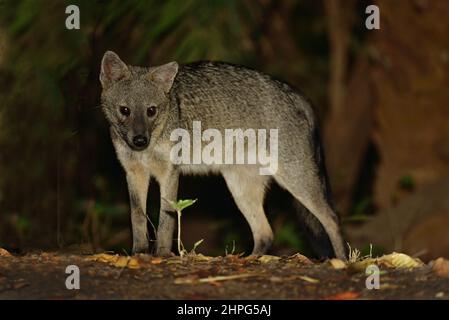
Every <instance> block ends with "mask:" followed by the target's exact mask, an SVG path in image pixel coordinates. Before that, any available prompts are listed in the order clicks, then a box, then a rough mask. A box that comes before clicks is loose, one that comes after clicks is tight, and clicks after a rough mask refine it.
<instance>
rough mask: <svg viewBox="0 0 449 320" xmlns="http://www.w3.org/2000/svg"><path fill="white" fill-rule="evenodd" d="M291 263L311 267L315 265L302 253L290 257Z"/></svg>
mask: <svg viewBox="0 0 449 320" xmlns="http://www.w3.org/2000/svg"><path fill="white" fill-rule="evenodd" d="M288 260H289V261H294V262H298V263H300V264H304V265H311V264H313V262H312V261H310V259H309V258H307V257H306V256H304V255H302V254H300V253H296V254H294V255H292V256H290V257H288Z"/></svg>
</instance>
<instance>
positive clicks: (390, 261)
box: [377, 252, 424, 269]
mask: <svg viewBox="0 0 449 320" xmlns="http://www.w3.org/2000/svg"><path fill="white" fill-rule="evenodd" d="M377 261H378V263H379V264H384V265H385V266H387V267H390V268H407V269H412V268H418V267H422V266H423V265H424V263H423V262H422V261H421V260H419V259H414V258H412V257H410V256H408V255H406V254H404V253H397V252H393V253H391V254H387V255H384V256H382V257H380V258H378V259H377Z"/></svg>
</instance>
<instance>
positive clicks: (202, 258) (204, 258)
mask: <svg viewBox="0 0 449 320" xmlns="http://www.w3.org/2000/svg"><path fill="white" fill-rule="evenodd" d="M192 257H193V260H194V261H198V262H202V261H211V260H212V259H213V258H212V257H209V256H205V255H203V254H201V253H198V254H195V255H193V256H192Z"/></svg>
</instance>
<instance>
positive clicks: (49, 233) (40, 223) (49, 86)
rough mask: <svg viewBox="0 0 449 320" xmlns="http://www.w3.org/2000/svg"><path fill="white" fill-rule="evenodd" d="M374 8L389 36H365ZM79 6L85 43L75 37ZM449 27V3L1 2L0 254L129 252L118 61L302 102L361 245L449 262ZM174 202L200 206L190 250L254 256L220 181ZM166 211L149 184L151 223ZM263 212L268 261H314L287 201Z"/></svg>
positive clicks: (188, 222) (187, 188) (189, 220)
mask: <svg viewBox="0 0 449 320" xmlns="http://www.w3.org/2000/svg"><path fill="white" fill-rule="evenodd" d="M372 3H374V4H376V5H378V6H379V7H380V14H381V29H380V30H373V31H368V30H367V29H366V28H365V19H366V17H367V15H366V14H365V8H366V6H367V5H369V4H372ZM69 4H77V5H78V6H79V8H80V11H81V29H80V30H67V29H66V28H65V19H66V17H67V15H66V14H65V8H66V6H67V5H69ZM448 16H449V2H448V1H444V0H435V1H425V0H401V1H387V0H376V1H374V0H373V1H355V0H348V1H342V0H340V1H339V0H321V1H306V0H303V1H299V0H298V1H276V0H260V1H233V0H227V1H224V0H222V1H218V0H217V1H175V0H168V1H88V0H84V1H56V0H54V1H51V0H49V1H37V0H36V1H35V0H23V1H12V0H6V1H5V0H3V1H0V246H2V247H5V248H8V249H10V250H13V251H17V252H23V251H25V250H30V249H48V248H51V249H61V250H75V251H82V252H92V251H102V250H115V251H117V252H129V251H130V245H131V233H130V223H129V207H128V195H127V188H126V182H125V176H124V173H123V170H122V169H121V167H120V165H119V163H118V161H117V159H116V157H115V154H114V151H113V148H112V144H111V142H110V138H109V136H108V129H107V124H106V120H105V119H104V117H103V115H102V113H101V110H100V108H99V97H100V84H99V81H98V75H99V67H100V60H101V57H102V55H103V53H104V52H105V51H106V50H113V51H115V52H117V53H118V54H119V55H120V56H121V57H122V59H123V60H124V61H126V62H127V63H129V64H134V65H144V66H148V65H157V64H162V63H166V62H169V61H173V60H176V61H178V62H179V63H186V62H191V61H195V60H206V59H207V60H222V61H228V62H233V63H238V64H243V65H247V66H249V67H252V68H255V69H258V70H261V71H264V72H266V73H269V74H272V75H274V76H276V77H278V78H281V79H284V80H286V81H288V82H289V83H291V84H293V85H295V86H297V87H299V88H301V89H302V91H304V92H305V93H306V95H307V96H308V97H309V98H310V99H311V100H312V101H313V103H314V105H315V107H316V112H317V114H318V117H319V119H320V122H321V127H322V136H323V140H324V145H325V152H326V160H327V165H328V171H329V174H330V179H331V184H332V187H333V191H334V198H335V202H336V205H337V208H338V211H339V213H340V215H341V217H342V224H343V229H344V230H345V234H346V238H347V239H348V241H349V242H350V243H351V245H352V246H356V247H358V248H361V249H365V251H366V249H367V248H368V246H369V244H373V245H374V249H375V250H376V251H377V252H380V251H384V250H386V251H388V250H397V251H403V252H407V253H409V254H414V255H418V256H420V257H422V258H423V259H429V258H432V257H436V256H446V257H447V256H449V235H447V230H448V226H449V199H448V195H449V178H448V174H449V106H448V98H449V90H448V85H449V81H448V80H449V37H448V36H447V31H448V30H449V19H447V17H448ZM179 198H198V199H199V200H198V202H197V203H196V204H195V205H194V206H193V207H191V208H189V209H186V211H185V214H184V216H183V234H184V236H183V240H184V243H185V245H186V248H187V249H190V248H191V247H192V245H193V243H194V242H196V241H198V240H200V239H204V242H203V243H202V244H201V246H200V247H199V248H198V249H197V251H199V252H204V253H209V254H224V253H225V251H226V250H227V251H228V252H231V251H232V250H233V247H234V243H235V252H242V251H245V252H249V250H250V249H251V245H252V240H251V235H250V232H249V228H248V226H247V225H246V222H245V221H244V218H243V216H242V215H240V213H239V212H238V210H237V208H236V206H235V205H234V203H233V200H232V197H231V196H230V194H229V192H228V191H227V189H226V187H225V184H224V182H223V180H222V179H221V178H218V177H195V178H193V177H189V178H183V180H182V181H181V192H180V196H179ZM158 206H159V199H158V187H157V184H156V183H155V182H154V181H153V182H152V184H151V186H150V197H149V214H150V216H151V218H152V220H153V221H157V213H158ZM266 209H267V212H268V215H269V219H270V221H271V223H272V226H273V228H274V230H275V233H276V238H275V244H274V247H273V249H272V253H276V254H286V253H291V252H295V251H298V250H300V251H303V252H305V253H309V252H310V251H309V249H308V245H307V243H306V241H304V239H303V238H302V237H301V233H300V230H299V227H298V225H297V223H296V220H295V217H294V214H293V212H292V210H291V207H290V199H289V197H288V196H287V195H286V194H285V193H284V192H283V191H282V190H280V189H279V188H277V187H276V186H273V188H272V190H271V191H270V193H269V194H268V196H267V201H266ZM150 230H151V229H150Z"/></svg>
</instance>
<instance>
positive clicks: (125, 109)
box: [120, 106, 131, 117]
mask: <svg viewBox="0 0 449 320" xmlns="http://www.w3.org/2000/svg"><path fill="white" fill-rule="evenodd" d="M120 113H121V114H123V115H124V116H125V117H128V116H129V115H130V114H131V110H129V108H128V107H124V106H121V107H120Z"/></svg>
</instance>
